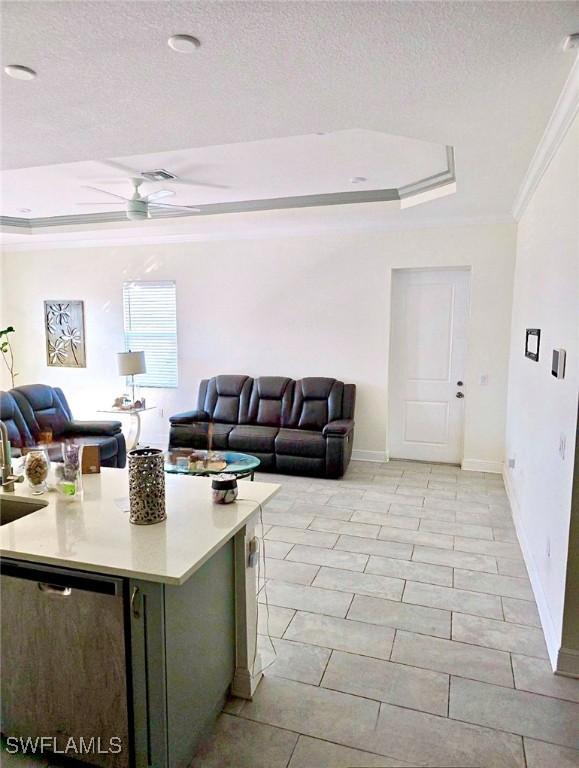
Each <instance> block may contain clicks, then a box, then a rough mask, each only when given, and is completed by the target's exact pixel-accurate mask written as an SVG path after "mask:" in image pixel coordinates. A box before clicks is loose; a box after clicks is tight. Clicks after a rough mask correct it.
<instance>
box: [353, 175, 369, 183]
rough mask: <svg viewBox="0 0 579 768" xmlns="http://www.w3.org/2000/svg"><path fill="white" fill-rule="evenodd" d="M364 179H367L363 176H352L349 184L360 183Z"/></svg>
mask: <svg viewBox="0 0 579 768" xmlns="http://www.w3.org/2000/svg"><path fill="white" fill-rule="evenodd" d="M365 181H368V179H367V178H366V177H365V176H354V177H353V178H352V179H350V183H351V184H362V183H363V182H365Z"/></svg>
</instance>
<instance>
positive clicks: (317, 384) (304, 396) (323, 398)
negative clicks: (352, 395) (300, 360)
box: [290, 376, 344, 430]
mask: <svg viewBox="0 0 579 768" xmlns="http://www.w3.org/2000/svg"><path fill="white" fill-rule="evenodd" d="M343 394H344V384H343V382H341V381H336V379H326V378H323V377H321V376H315V377H311V378H307V379H300V380H299V381H296V383H295V391H294V398H293V406H292V410H291V418H290V424H291V426H292V427H293V428H294V429H314V430H322V429H323V428H324V427H325V426H326V424H327V423H328V422H330V421H334V420H335V419H341V418H342V399H343Z"/></svg>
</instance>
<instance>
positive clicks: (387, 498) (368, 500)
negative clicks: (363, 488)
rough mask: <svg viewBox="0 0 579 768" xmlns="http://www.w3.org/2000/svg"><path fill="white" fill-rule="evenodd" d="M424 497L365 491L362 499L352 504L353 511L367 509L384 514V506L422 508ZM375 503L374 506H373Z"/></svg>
mask: <svg viewBox="0 0 579 768" xmlns="http://www.w3.org/2000/svg"><path fill="white" fill-rule="evenodd" d="M423 501H424V497H423V496H420V495H419V494H416V495H414V494H413V495H411V496H408V495H407V494H399V493H380V492H378V491H367V492H366V493H365V494H364V498H363V499H362V500H361V501H359V502H357V503H356V504H354V505H353V506H354V508H355V509H369V510H370V511H372V510H375V511H376V512H385V511H386V506H388V505H390V504H396V505H397V506H399V507H414V508H415V509H416V507H422V506H423V504H422V502H423ZM375 503H376V504H375Z"/></svg>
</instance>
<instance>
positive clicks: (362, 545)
mask: <svg viewBox="0 0 579 768" xmlns="http://www.w3.org/2000/svg"><path fill="white" fill-rule="evenodd" d="M334 549H338V550H343V551H345V552H358V553H360V554H363V555H380V556H381V557H394V558H397V559H400V560H408V559H410V555H411V554H412V544H405V543H404V542H399V541H396V542H395V541H376V540H375V539H363V538H361V537H359V536H340V538H339V539H338V541H337V543H336V545H335V547H334Z"/></svg>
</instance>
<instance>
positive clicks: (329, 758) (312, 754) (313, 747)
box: [288, 736, 409, 768]
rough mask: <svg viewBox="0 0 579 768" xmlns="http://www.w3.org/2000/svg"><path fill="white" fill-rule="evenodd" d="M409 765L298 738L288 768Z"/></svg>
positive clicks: (318, 740)
mask: <svg viewBox="0 0 579 768" xmlns="http://www.w3.org/2000/svg"><path fill="white" fill-rule="evenodd" d="M408 765H409V763H404V762H401V761H400V760H395V759H393V758H390V757H381V756H380V755H373V754H371V753H370V752H363V751H361V750H359V749H351V748H350V747H341V746H340V745H339V744H332V743H331V742H329V741H322V740H321V739H313V738H312V737H311V736H300V737H299V739H298V745H297V747H296V748H295V750H294V753H293V755H292V759H291V760H290V763H289V766H288V768H405V766H408Z"/></svg>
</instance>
